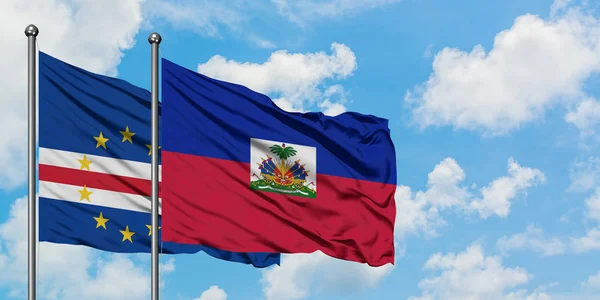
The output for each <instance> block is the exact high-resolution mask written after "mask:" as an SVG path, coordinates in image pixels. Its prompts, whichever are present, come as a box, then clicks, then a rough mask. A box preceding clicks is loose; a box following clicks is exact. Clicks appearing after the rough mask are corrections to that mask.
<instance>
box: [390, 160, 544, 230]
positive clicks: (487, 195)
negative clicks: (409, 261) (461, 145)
mask: <svg viewBox="0 0 600 300" xmlns="http://www.w3.org/2000/svg"><path fill="white" fill-rule="evenodd" d="M465 176H466V175H465V172H464V170H463V169H462V168H461V167H460V166H459V165H458V163H457V162H456V160H454V159H453V158H445V159H444V160H442V161H441V162H440V163H439V164H437V165H436V166H435V168H434V169H433V171H431V173H429V175H428V181H427V190H425V191H417V192H415V193H413V192H412V191H411V188H410V187H408V186H400V187H398V188H397V190H396V207H397V214H396V225H397V226H396V231H395V234H396V235H397V236H404V235H406V234H409V233H418V232H423V233H425V234H426V235H428V236H435V235H437V228H439V227H441V226H444V225H445V221H444V220H443V219H442V218H441V217H440V216H439V215H440V212H442V211H443V210H448V209H452V210H455V211H458V212H463V213H477V214H478V215H479V217H480V218H482V219H486V218H488V217H489V216H491V215H497V216H499V217H502V218H506V217H507V216H508V214H509V213H510V206H511V203H512V201H513V200H514V199H515V198H516V196H517V194H518V193H524V192H525V191H526V190H527V189H528V188H530V187H532V186H534V185H535V184H536V183H541V182H544V180H545V178H544V174H543V173H542V172H541V171H540V170H537V169H532V168H528V167H521V166H520V165H519V164H518V163H517V162H516V161H515V160H514V159H513V158H509V160H508V175H507V176H503V177H499V178H496V179H495V180H493V181H492V182H491V183H490V184H489V185H487V186H485V187H483V188H481V189H479V193H475V192H474V191H472V190H471V189H470V188H469V187H468V186H467V185H466V184H464V182H463V181H464V180H465ZM477 194H481V196H478V195H477Z"/></svg>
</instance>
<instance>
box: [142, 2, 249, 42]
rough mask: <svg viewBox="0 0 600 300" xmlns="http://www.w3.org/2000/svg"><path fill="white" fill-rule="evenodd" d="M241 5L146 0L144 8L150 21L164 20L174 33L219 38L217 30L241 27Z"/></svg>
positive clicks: (242, 15) (233, 3)
mask: <svg viewBox="0 0 600 300" xmlns="http://www.w3.org/2000/svg"><path fill="white" fill-rule="evenodd" d="M242 4H243V3H242V2H240V1H231V0H230V1H228V2H227V4H225V3H224V2H220V1H210V0H201V1H198V0H195V1H190V0H182V1H165V0H148V1H147V2H146V3H145V4H144V15H146V16H147V17H149V18H150V19H151V20H157V19H158V20H166V21H168V22H169V23H170V24H171V25H172V26H173V27H175V28H177V29H187V30H191V31H195V32H197V33H199V34H202V35H206V36H218V35H219V32H220V31H219V27H220V26H225V27H226V28H228V29H229V30H237V29H239V28H240V27H241V26H242V23H243V22H244V21H245V18H244V14H243V13H241V12H240V5H242ZM246 6H248V5H246ZM147 25H150V24H147Z"/></svg>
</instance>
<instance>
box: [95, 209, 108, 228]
mask: <svg viewBox="0 0 600 300" xmlns="http://www.w3.org/2000/svg"><path fill="white" fill-rule="evenodd" d="M94 220H96V222H97V224H96V228H98V227H100V226H102V227H104V229H106V222H108V219H105V218H104V217H103V216H102V212H100V216H99V217H94Z"/></svg>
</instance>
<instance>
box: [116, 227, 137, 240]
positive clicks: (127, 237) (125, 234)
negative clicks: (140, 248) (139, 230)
mask: <svg viewBox="0 0 600 300" xmlns="http://www.w3.org/2000/svg"><path fill="white" fill-rule="evenodd" d="M119 231H120V232H121V234H122V235H123V240H122V241H121V242H124V241H125V240H128V241H129V242H130V243H133V241H132V240H131V237H132V236H133V235H134V234H135V232H132V231H129V226H125V230H119Z"/></svg>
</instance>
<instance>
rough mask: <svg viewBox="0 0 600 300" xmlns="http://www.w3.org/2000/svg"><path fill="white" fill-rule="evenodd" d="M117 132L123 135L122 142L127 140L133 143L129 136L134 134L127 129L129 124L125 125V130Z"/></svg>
mask: <svg viewBox="0 0 600 300" xmlns="http://www.w3.org/2000/svg"><path fill="white" fill-rule="evenodd" d="M119 132H120V133H121V134H122V135H123V140H122V141H121V142H122V143H124V142H125V141H129V143H131V144H133V141H132V140H131V137H132V136H134V135H135V133H133V132H130V131H129V126H126V127H125V131H119Z"/></svg>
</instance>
